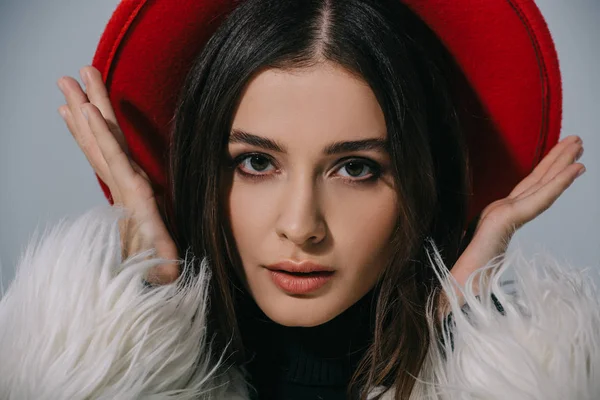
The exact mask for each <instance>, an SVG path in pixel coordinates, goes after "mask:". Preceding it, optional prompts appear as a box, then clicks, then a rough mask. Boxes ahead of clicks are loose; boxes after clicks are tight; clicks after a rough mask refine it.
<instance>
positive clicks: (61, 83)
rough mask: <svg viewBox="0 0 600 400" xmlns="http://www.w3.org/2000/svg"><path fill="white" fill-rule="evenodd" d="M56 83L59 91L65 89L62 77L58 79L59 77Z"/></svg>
mask: <svg viewBox="0 0 600 400" xmlns="http://www.w3.org/2000/svg"><path fill="white" fill-rule="evenodd" d="M56 85H57V86H58V88H59V89H60V90H61V91H63V92H64V91H65V87H64V83H63V78H60V79H59V80H58V81H57V82H56Z"/></svg>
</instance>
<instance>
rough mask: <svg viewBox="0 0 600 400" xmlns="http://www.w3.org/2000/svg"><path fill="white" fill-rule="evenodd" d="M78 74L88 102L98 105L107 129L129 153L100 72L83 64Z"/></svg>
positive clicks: (127, 152)
mask: <svg viewBox="0 0 600 400" xmlns="http://www.w3.org/2000/svg"><path fill="white" fill-rule="evenodd" d="M79 74H80V76H81V80H82V81H83V83H84V84H85V86H86V90H87V96H88V99H89V101H90V103H92V104H93V105H95V106H96V107H98V109H99V110H100V113H101V114H102V116H103V117H104V119H105V120H106V124H107V125H108V128H109V130H110V131H111V132H112V133H113V136H114V137H115V139H116V140H117V142H119V144H120V145H121V148H122V149H123V150H124V151H125V153H126V154H127V155H128V156H129V155H130V153H129V149H128V146H127V141H126V140H125V136H124V135H123V132H122V131H121V129H120V128H119V125H118V123H117V117H116V116H115V111H114V109H113V106H112V103H111V102H110V98H109V97H108V91H107V90H106V85H105V84H104V81H103V80H102V74H101V73H100V71H98V69H96V68H94V67H93V66H85V67H83V68H81V70H80V71H79Z"/></svg>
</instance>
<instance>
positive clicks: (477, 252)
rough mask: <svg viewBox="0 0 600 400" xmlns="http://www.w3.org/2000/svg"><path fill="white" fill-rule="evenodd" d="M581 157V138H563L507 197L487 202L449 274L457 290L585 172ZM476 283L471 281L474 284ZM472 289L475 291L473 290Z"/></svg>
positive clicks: (502, 251)
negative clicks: (468, 240)
mask: <svg viewBox="0 0 600 400" xmlns="http://www.w3.org/2000/svg"><path fill="white" fill-rule="evenodd" d="M582 154H583V144H582V141H581V139H580V138H579V137H578V136H568V137H566V138H565V139H563V140H561V141H560V142H559V143H558V144H557V145H556V146H554V148H553V149H552V150H551V151H550V153H548V155H546V157H544V159H543V160H542V161H541V162H540V163H539V164H538V166H537V167H536V168H535V169H534V170H533V172H532V173H531V174H529V175H528V176H527V177H526V178H525V179H523V180H522V181H521V182H520V183H519V184H518V185H517V186H516V187H515V188H514V189H513V191H512V192H511V193H510V194H509V195H508V197H506V198H503V199H500V200H497V201H495V202H493V203H491V204H490V205H489V206H487V207H486V208H485V209H484V210H483V211H482V213H481V216H480V219H479V223H478V224H477V227H476V229H475V232H474V234H473V239H472V240H471V242H470V244H469V245H468V246H467V248H466V249H465V251H464V252H463V253H462V255H461V256H460V257H459V259H458V260H457V262H456V264H455V265H454V267H453V268H452V270H451V271H450V273H451V274H452V275H453V276H454V278H455V279H456V281H457V282H458V284H459V285H460V286H461V287H464V285H465V283H466V281H467V278H468V277H469V275H470V274H471V273H472V272H474V271H476V270H477V269H478V268H480V267H482V266H484V265H485V264H487V263H488V262H489V261H490V260H492V259H493V258H494V257H497V256H500V255H502V254H504V252H505V251H506V249H507V247H508V244H509V242H510V239H511V237H512V235H513V234H514V233H515V231H516V230H517V229H519V228H520V227H521V226H523V225H524V224H525V223H527V222H529V221H531V220H532V219H534V218H535V217H537V216H538V215H540V214H541V213H542V212H544V211H545V210H547V209H548V208H549V207H550V206H551V205H552V204H553V203H554V201H556V199H557V198H558V197H559V196H560V195H561V194H562V193H563V192H564V191H565V190H566V189H567V188H568V187H569V186H570V185H571V184H572V183H573V181H575V179H576V178H577V177H578V176H579V175H580V174H581V173H583V172H584V171H585V167H584V166H583V164H581V163H576V161H577V160H578V159H579V158H580V157H581V155H582ZM477 282H478V280H477V279H475V280H474V284H476V283H477ZM474 289H475V290H476V291H477V290H478V288H477V287H475V288H474ZM444 300H445V299H442V302H444ZM444 308H445V307H442V308H441V309H442V310H443V309H444Z"/></svg>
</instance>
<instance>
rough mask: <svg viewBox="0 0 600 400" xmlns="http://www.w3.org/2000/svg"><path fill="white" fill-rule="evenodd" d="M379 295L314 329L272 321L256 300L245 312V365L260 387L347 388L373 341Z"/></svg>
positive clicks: (247, 304)
mask: <svg viewBox="0 0 600 400" xmlns="http://www.w3.org/2000/svg"><path fill="white" fill-rule="evenodd" d="M374 299H375V296H374V291H373V290H372V291H371V292H369V293H368V294H367V295H365V296H364V297H363V298H362V299H360V300H359V301H358V302H357V303H355V304H354V305H352V306H351V307H350V308H348V309H347V310H346V311H344V312H343V313H341V314H340V315H338V316H337V317H335V318H334V319H332V320H330V321H328V322H326V323H324V324H322V325H318V326H315V327H310V328H306V327H286V326H283V325H279V324H277V323H275V322H273V321H271V320H270V319H269V318H268V317H267V316H266V315H265V314H264V313H263V312H262V311H261V310H260V308H259V307H258V306H257V305H256V303H255V302H254V301H253V300H252V299H246V301H245V304H244V305H243V306H242V308H241V309H240V311H242V312H241V313H240V315H241V316H243V317H242V319H241V321H240V330H241V334H242V337H243V338H244V346H245V347H246V350H247V355H248V363H247V365H246V368H247V370H248V371H249V373H250V375H251V379H252V384H253V385H254V386H255V387H257V388H258V390H259V391H260V387H262V386H265V387H267V386H269V387H272V386H273V385H274V382H278V383H281V384H283V385H303V386H311V387H314V386H320V387H344V388H345V387H347V386H348V384H349V382H350V380H351V378H352V375H353V374H354V372H355V370H356V367H357V366H358V363H359V362H360V360H361V359H362V357H363V356H364V354H365V352H366V350H367V349H368V346H369V344H370V343H371V341H372V335H373V326H374V324H373V322H374V318H373V317H374V314H375V313H374V312H373V309H374V304H375V303H374Z"/></svg>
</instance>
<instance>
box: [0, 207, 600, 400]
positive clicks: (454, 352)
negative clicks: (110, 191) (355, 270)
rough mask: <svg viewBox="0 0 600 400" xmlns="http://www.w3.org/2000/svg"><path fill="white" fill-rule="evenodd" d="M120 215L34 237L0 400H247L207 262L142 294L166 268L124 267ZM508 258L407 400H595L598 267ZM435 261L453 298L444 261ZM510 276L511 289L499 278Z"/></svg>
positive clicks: (0, 377) (457, 317)
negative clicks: (152, 271) (212, 322)
mask: <svg viewBox="0 0 600 400" xmlns="http://www.w3.org/2000/svg"><path fill="white" fill-rule="evenodd" d="M122 216H123V214H122V212H121V211H120V210H118V209H116V208H114V207H110V206H105V207H99V208H96V209H93V210H91V211H89V212H87V213H86V214H84V215H82V216H80V217H78V218H77V219H75V220H72V221H66V220H63V221H61V222H60V223H59V224H57V225H56V226H54V227H53V228H52V229H51V230H47V231H45V232H44V233H43V234H42V235H41V237H40V238H34V239H32V241H31V243H30V244H29V245H28V247H27V249H26V251H25V253H24V255H23V256H22V258H21V260H20V261H19V263H18V266H17V274H16V277H15V279H14V281H13V282H12V283H11V285H10V286H9V287H8V289H7V290H6V291H5V293H4V295H3V297H2V299H1V301H0V399H1V400H9V399H10V400H29V399H32V400H33V399H36V400H44V399H51V400H58V399H157V400H158V399H176V400H182V399H197V398H202V399H219V400H229V399H246V398H247V392H246V387H245V383H244V381H243V376H242V373H241V372H240V371H235V370H232V369H230V370H229V371H226V372H223V371H221V369H220V368H218V365H211V364H210V363H209V362H208V361H207V360H208V359H209V355H210V352H211V349H210V342H209V341H208V338H207V337H206V334H205V332H206V331H205V325H204V324H205V316H206V312H207V308H206V307H207V297H206V296H207V282H208V276H209V267H208V265H206V262H205V261H202V263H203V264H202V268H201V269H202V273H201V275H200V276H199V277H198V278H194V280H193V281H192V282H188V283H189V284H188V285H186V286H187V289H185V290H182V289H181V287H182V286H181V285H177V284H176V283H174V284H170V285H165V286H161V287H155V288H148V287H145V286H144V285H143V282H142V277H143V275H144V272H145V271H146V270H147V269H148V268H150V267H152V266H153V265H157V264H158V263H160V260H158V259H147V260H144V259H145V258H147V256H148V255H149V254H151V251H150V252H146V253H142V254H139V255H137V256H134V257H132V258H130V259H128V260H125V261H122V260H121V249H120V240H119V231H118V225H117V221H118V218H121V217H122ZM513 254H514V255H513V256H509V257H507V258H506V259H505V260H503V262H501V263H500V262H498V263H497V264H496V265H494V264H493V263H492V262H490V263H489V264H488V265H487V266H485V268H489V269H490V270H491V271H492V273H493V275H492V276H493V279H492V281H491V284H490V285H485V286H484V290H483V291H482V293H481V297H480V298H481V299H482V300H481V301H479V299H477V298H475V296H474V295H473V293H472V291H470V290H469V289H468V288H470V287H471V286H470V284H468V285H467V290H466V303H467V305H468V310H464V312H463V311H461V308H460V304H459V303H458V301H456V298H455V297H454V296H452V297H453V298H454V302H453V304H452V311H453V316H454V321H455V322H456V325H455V326H454V327H453V329H452V336H453V341H450V340H449V339H448V338H447V337H446V340H444V341H443V344H442V346H443V347H442V348H439V347H438V346H437V345H434V344H432V345H431V347H430V350H429V354H428V356H427V359H426V361H425V364H424V366H423V369H422V371H421V374H420V376H419V377H418V383H417V385H416V387H415V389H414V391H413V395H412V396H411V399H416V400H424V399H444V400H455V399H456V400H457V399H464V400H467V399H485V400H492V399H510V400H521V399H522V400H525V399H528V400H534V399H535V400H538V399H539V400H542V399H543V400H593V399H600V293H599V291H598V289H597V288H596V286H595V284H594V279H592V277H591V275H590V273H591V272H592V271H582V270H579V269H575V268H571V267H569V266H567V265H559V264H558V263H557V262H556V261H554V260H553V259H552V258H551V257H549V256H542V257H538V258H534V259H532V260H525V259H524V258H523V256H522V255H520V253H519V252H515V253H513ZM192 262H194V261H193V260H190V261H186V266H185V267H184V268H188V267H189V265H190V264H191V263H192ZM431 263H432V265H433V266H434V267H435V269H436V271H437V272H438V273H439V277H440V279H441V281H442V283H443V286H444V288H445V290H446V291H447V292H448V293H450V294H452V293H454V290H453V289H452V288H453V287H454V286H453V285H454V283H453V281H452V278H451V276H450V275H449V274H448V271H447V269H446V267H445V266H444V265H442V263H441V261H440V260H439V258H438V257H437V253H435V254H432V255H431ZM507 269H509V270H512V274H513V275H514V276H516V279H515V281H514V284H513V285H512V288H511V291H510V293H509V291H507V290H506V287H505V286H503V285H501V283H500V281H499V278H500V275H501V274H502V273H503V272H504V271H505V270H507ZM185 276H188V275H187V274H185V273H184V274H182V277H185ZM473 277H474V275H473V276H472V278H473ZM180 279H184V278H180ZM471 282H473V281H471ZM491 293H494V294H495V295H496V297H497V298H498V299H499V301H500V303H501V304H502V306H503V307H504V309H505V315H502V314H501V313H500V312H498V311H497V310H496V307H495V306H494V305H493V304H492V301H491V296H490V294H491ZM431 320H433V319H431ZM432 332H433V333H435V330H433V328H432ZM452 342H453V347H454V348H453V349H452V348H451V345H452ZM432 343H436V341H435V340H434V341H432ZM443 353H445V354H446V357H444V356H443ZM379 390H381V389H380V388H374V389H373V393H376V392H378V391H379ZM384 398H386V399H390V400H391V398H392V397H391V396H389V395H388V397H384Z"/></svg>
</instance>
